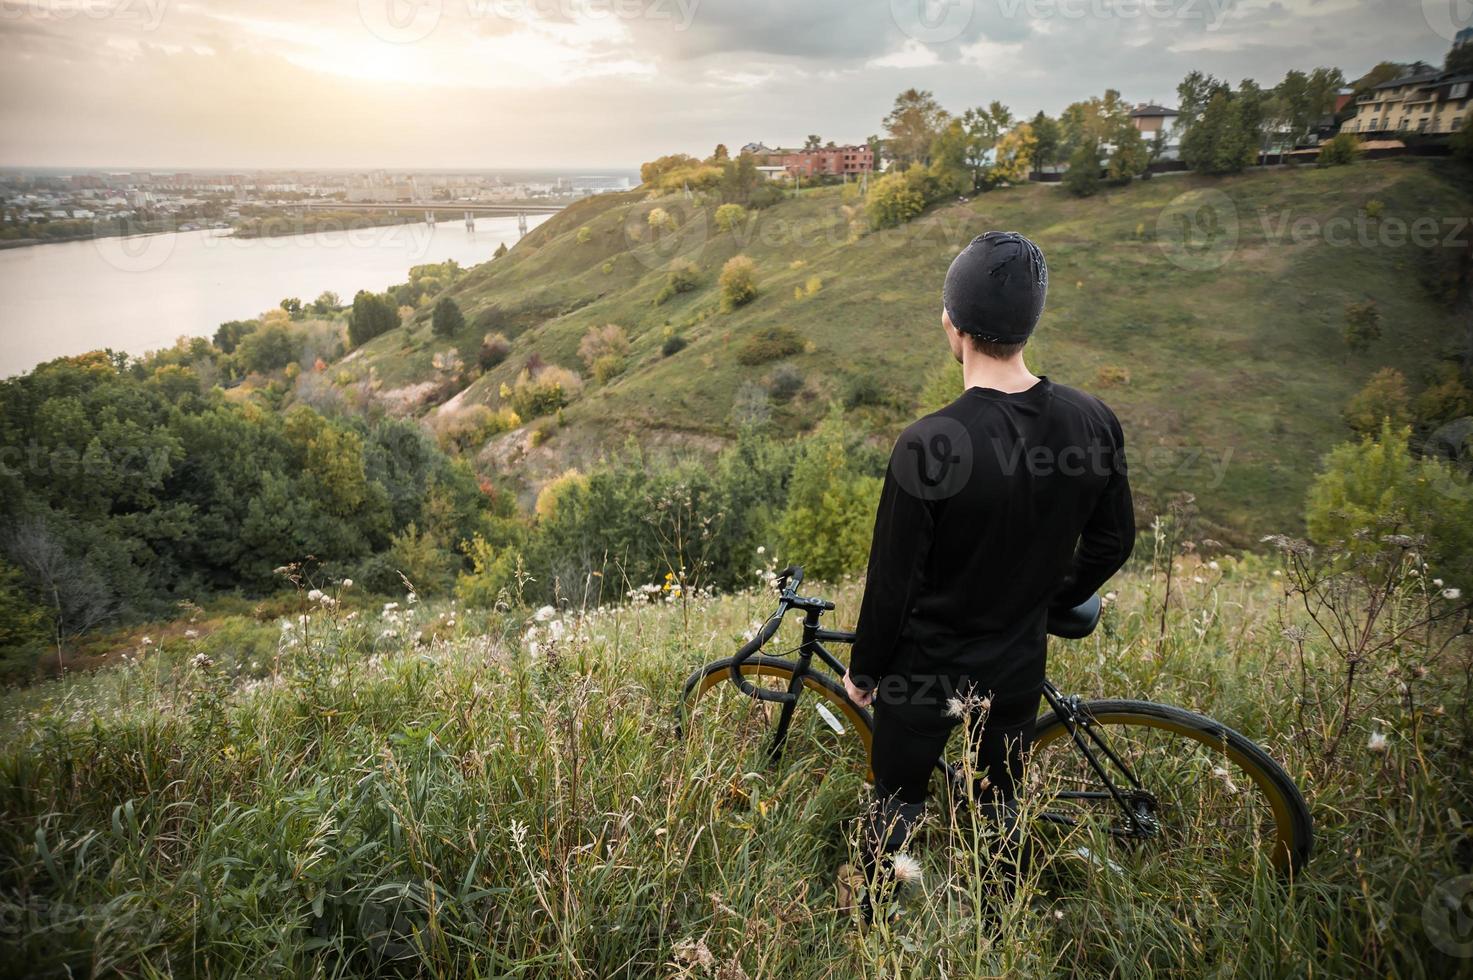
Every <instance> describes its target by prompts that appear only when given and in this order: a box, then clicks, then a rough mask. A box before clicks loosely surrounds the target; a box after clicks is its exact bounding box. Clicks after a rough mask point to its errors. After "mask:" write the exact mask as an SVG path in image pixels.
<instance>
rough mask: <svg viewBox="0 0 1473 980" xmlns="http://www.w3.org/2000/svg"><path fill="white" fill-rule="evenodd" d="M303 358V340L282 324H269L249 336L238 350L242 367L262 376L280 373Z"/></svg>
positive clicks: (238, 358) (242, 341)
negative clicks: (274, 372)
mask: <svg viewBox="0 0 1473 980" xmlns="http://www.w3.org/2000/svg"><path fill="white" fill-rule="evenodd" d="M301 356H302V338H301V337H300V336H299V335H298V334H297V333H296V332H295V331H293V330H292V329H291V328H290V327H288V326H286V325H285V324H281V323H273V324H268V325H266V326H264V327H262V328H261V329H260V330H257V331H256V332H254V333H251V334H247V335H246V336H245V337H244V338H243V339H242V340H241V342H240V347H239V348H238V349H237V360H239V361H240V365H241V367H243V368H244V369H245V370H246V371H251V372H258V373H260V374H268V373H270V372H272V371H279V370H281V369H282V368H284V367H286V366H287V365H288V364H291V363H293V362H295V361H296V360H297V358H299V357H301Z"/></svg>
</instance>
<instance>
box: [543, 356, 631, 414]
mask: <svg viewBox="0 0 1473 980" xmlns="http://www.w3.org/2000/svg"><path fill="white" fill-rule="evenodd" d="M624 364H625V361H624V358H622V357H619V356H617V355H614V354H605V355H603V356H602V357H599V358H595V359H594V362H593V363H592V364H590V365H589V366H588V369H589V373H590V374H592V375H593V380H595V381H597V382H598V383H599V384H605V383H606V382H608V381H609V380H610V379H612V378H615V377H617V376H619V375H620V374H622V373H623V372H624ZM559 411H560V412H561V409H559ZM558 424H559V425H561V424H562V419H558Z"/></svg>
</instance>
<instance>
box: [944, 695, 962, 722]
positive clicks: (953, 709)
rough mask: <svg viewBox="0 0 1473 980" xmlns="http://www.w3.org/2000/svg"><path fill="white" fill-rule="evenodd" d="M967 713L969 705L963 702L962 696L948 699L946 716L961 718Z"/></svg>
mask: <svg viewBox="0 0 1473 980" xmlns="http://www.w3.org/2000/svg"><path fill="white" fill-rule="evenodd" d="M966 713H967V706H966V705H965V704H963V703H962V699H961V698H947V699H946V717H948V718H960V717H961V716H962V715H964V714H966Z"/></svg>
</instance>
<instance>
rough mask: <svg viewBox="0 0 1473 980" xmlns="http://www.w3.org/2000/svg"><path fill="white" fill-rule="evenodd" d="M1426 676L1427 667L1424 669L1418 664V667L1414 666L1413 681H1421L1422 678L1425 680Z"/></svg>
mask: <svg viewBox="0 0 1473 980" xmlns="http://www.w3.org/2000/svg"><path fill="white" fill-rule="evenodd" d="M1426 676H1427V668H1426V667H1423V666H1422V665H1421V664H1417V665H1416V666H1414V667H1413V668H1412V677H1413V679H1415V680H1421V679H1422V678H1424V677H1426Z"/></svg>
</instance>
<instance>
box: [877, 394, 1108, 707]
mask: <svg viewBox="0 0 1473 980" xmlns="http://www.w3.org/2000/svg"><path fill="white" fill-rule="evenodd" d="M1134 543H1135V515H1134V511H1133V507H1132V503H1131V498H1130V485H1129V481H1128V480H1127V478H1126V469H1125V437H1124V434H1123V433H1122V432H1121V429H1120V422H1119V420H1118V419H1116V418H1115V415H1114V413H1113V412H1111V411H1110V409H1109V408H1107V407H1106V406H1105V405H1104V403H1103V402H1101V401H1100V400H1099V399H1097V398H1094V397H1093V396H1091V395H1087V394H1085V393H1084V392H1082V391H1078V390H1076V389H1074V388H1069V387H1067V386H1065V385H1056V384H1053V383H1052V382H1050V381H1049V380H1048V379H1047V378H1040V379H1039V381H1038V383H1037V384H1035V385H1034V386H1033V387H1032V388H1029V389H1028V390H1027V391H1023V392H1017V393H1012V394H1009V393H1005V392H1001V391H997V390H994V389H991V388H969V389H967V390H966V391H965V392H964V393H963V394H962V396H961V397H960V398H958V399H957V400H956V401H954V402H952V403H951V404H950V405H948V406H947V407H946V408H943V409H941V411H939V412H936V413H934V414H932V415H928V416H926V417H925V418H923V419H921V420H920V421H919V422H916V423H915V424H914V425H912V426H910V428H908V429H906V431H905V432H904V433H903V434H902V435H901V437H900V439H899V441H898V442H897V443H896V444H895V449H894V451H893V452H892V454H891V458H890V466H889V468H888V470H887V472H886V474H885V482H884V488H883V490H882V491H881V493H880V505H879V511H878V513H877V514H876V517H875V533H874V543H873V544H872V545H871V548H870V557H869V572H868V576H867V578H866V581H865V590H864V600H863V603H862V604H861V606H860V611H859V625H858V638H857V640H856V641H855V644H854V649H853V653H852V655H851V658H850V673H851V675H852V676H853V677H854V679H855V681H856V683H858V684H860V685H861V686H863V687H873V686H874V685H875V684H876V683H877V682H878V680H879V679H880V678H882V677H884V676H886V675H887V674H891V673H897V674H906V675H909V676H912V677H914V676H918V675H921V674H933V675H940V676H945V677H949V678H952V679H958V680H970V681H971V682H973V683H975V684H976V685H977V686H978V687H979V688H981V689H983V690H989V691H993V692H995V693H997V694H999V695H1014V694H1017V695H1025V694H1030V693H1034V692H1036V691H1037V690H1038V689H1039V688H1041V686H1042V683H1043V669H1044V651H1045V646H1046V642H1047V637H1046V632H1045V630H1046V624H1047V615H1048V610H1049V608H1050V606H1073V605H1077V604H1078V603H1080V602H1083V601H1084V600H1085V599H1087V598H1089V596H1091V595H1093V594H1094V592H1095V590H1097V589H1098V588H1099V587H1100V586H1101V585H1103V584H1104V583H1105V582H1106V581H1107V580H1108V579H1109V577H1110V576H1111V575H1113V574H1114V573H1115V572H1116V571H1117V570H1119V568H1120V566H1121V565H1123V564H1124V563H1125V560H1126V559H1127V558H1129V557H1130V551H1131V548H1132V546H1133V545H1134Z"/></svg>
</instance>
